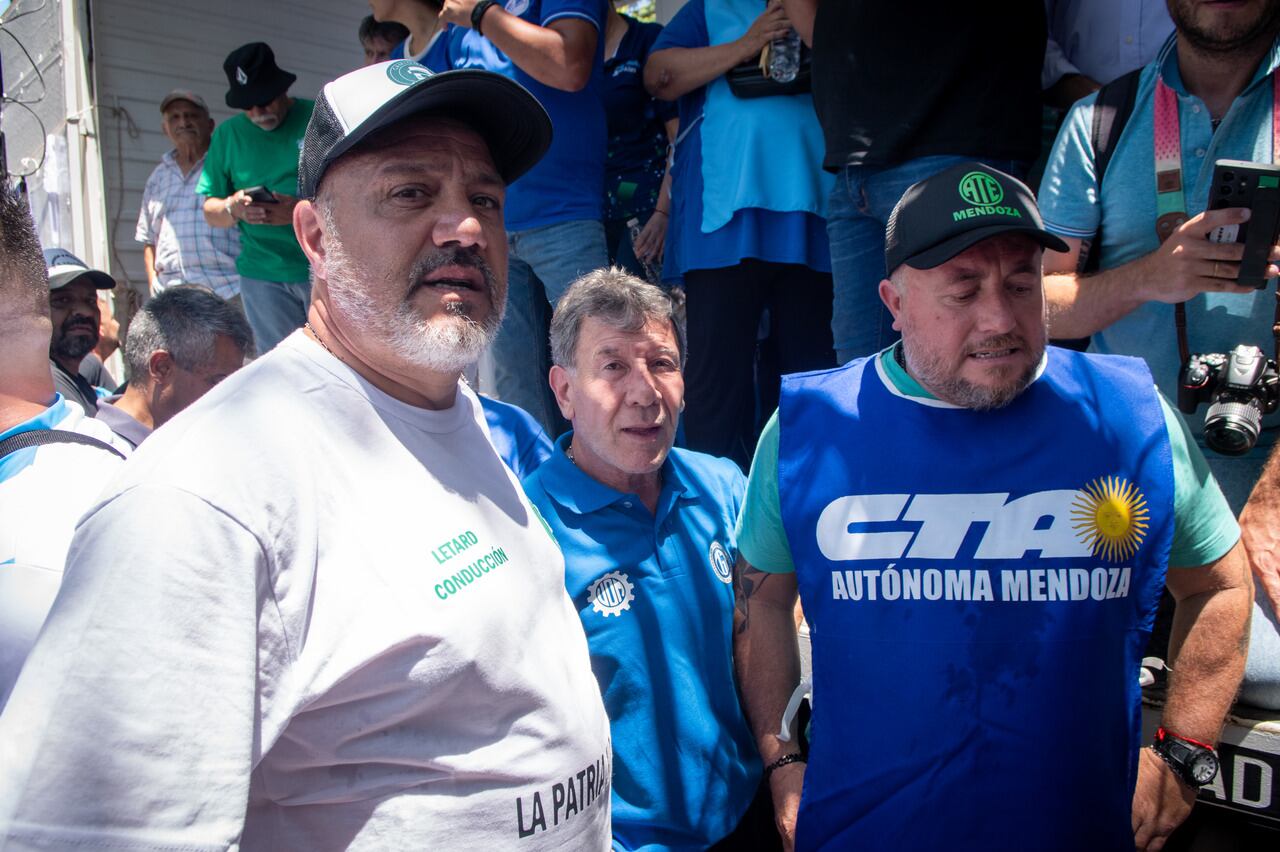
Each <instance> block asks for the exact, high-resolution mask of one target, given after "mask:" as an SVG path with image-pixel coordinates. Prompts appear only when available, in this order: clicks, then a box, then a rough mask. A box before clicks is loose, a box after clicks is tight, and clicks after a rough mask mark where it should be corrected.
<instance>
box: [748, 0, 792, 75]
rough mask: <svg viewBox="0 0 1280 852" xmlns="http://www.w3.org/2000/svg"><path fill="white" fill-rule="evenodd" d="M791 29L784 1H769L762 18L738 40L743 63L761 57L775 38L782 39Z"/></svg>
mask: <svg viewBox="0 0 1280 852" xmlns="http://www.w3.org/2000/svg"><path fill="white" fill-rule="evenodd" d="M790 29H791V21H789V20H787V13H786V10H784V9H783V8H782V0H769V5H768V6H766V7H765V10H764V11H763V12H761V13H760V17H758V18H756V19H755V20H754V21H752V22H751V26H750V28H748V29H747V31H746V32H745V33H743V34H742V36H741V37H740V38H739V39H738V43H739V44H740V45H742V58H743V61H744V62H745V61H746V60H748V59H750V58H752V57H753V56H759V55H760V51H762V50H764V46H765V45H766V44H768V43H769V42H771V41H773V40H774V39H775V38H782V37H783V36H784V35H786V34H787V32H788V31H789V30H790Z"/></svg>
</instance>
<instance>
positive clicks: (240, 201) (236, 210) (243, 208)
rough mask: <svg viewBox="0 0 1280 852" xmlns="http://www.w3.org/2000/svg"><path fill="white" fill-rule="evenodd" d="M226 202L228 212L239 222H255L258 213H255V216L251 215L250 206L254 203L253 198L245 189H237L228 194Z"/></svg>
mask: <svg viewBox="0 0 1280 852" xmlns="http://www.w3.org/2000/svg"><path fill="white" fill-rule="evenodd" d="M225 204H226V208H227V212H228V213H230V214H231V218H232V219H235V220H236V221H237V222H253V221H255V219H256V217H257V215H258V214H256V213H255V214H254V217H255V218H250V217H249V206H250V205H252V204H253V200H252V199H251V198H249V194H248V193H247V192H245V191H244V190H243V189H237V190H236V191H235V192H234V193H232V194H231V195H228V196H227V200H226V202H225Z"/></svg>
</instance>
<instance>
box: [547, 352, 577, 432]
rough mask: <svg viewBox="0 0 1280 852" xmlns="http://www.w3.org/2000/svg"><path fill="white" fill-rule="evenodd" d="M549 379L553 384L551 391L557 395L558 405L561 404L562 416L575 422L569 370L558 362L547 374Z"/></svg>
mask: <svg viewBox="0 0 1280 852" xmlns="http://www.w3.org/2000/svg"><path fill="white" fill-rule="evenodd" d="M547 381H548V382H549V383H550V384H551V392H552V393H554V394H555V395H556V405H558V406H560V414H561V416H563V417H564V419H565V420H568V421H569V422H573V392H572V389H571V387H570V382H569V371H568V370H566V369H565V368H564V367H561V366H560V365H559V364H556V365H555V366H553V367H552V368H551V372H550V373H549V374H548V375H547Z"/></svg>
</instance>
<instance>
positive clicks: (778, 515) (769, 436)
mask: <svg viewBox="0 0 1280 852" xmlns="http://www.w3.org/2000/svg"><path fill="white" fill-rule="evenodd" d="M735 537H736V538H737V539H738V553H739V554H740V555H741V556H742V558H743V559H745V560H747V561H748V562H750V563H751V564H752V565H753V566H754V567H756V568H759V569H760V570H761V571H767V572H769V573H770V574H789V573H792V572H794V571H795V570H796V567H795V563H794V562H792V561H791V545H790V543H789V542H788V541H787V532H786V530H785V529H783V526H782V502H781V500H780V499H779V498H778V412H776V411H775V412H774V413H773V416H772V417H770V418H769V422H768V423H766V424H765V427H764V431H763V432H761V433H760V441H759V442H758V443H757V444H756V456H755V458H754V459H752V460H751V473H750V475H749V476H748V477H747V494H746V497H745V499H744V500H743V504H742V512H741V514H739V515H738V527H737V529H736V530H735Z"/></svg>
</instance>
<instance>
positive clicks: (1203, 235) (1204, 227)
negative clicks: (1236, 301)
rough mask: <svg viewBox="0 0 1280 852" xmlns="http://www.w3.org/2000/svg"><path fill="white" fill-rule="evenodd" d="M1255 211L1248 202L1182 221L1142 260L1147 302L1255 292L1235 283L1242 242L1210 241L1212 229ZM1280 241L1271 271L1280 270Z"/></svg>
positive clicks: (1270, 274)
mask: <svg viewBox="0 0 1280 852" xmlns="http://www.w3.org/2000/svg"><path fill="white" fill-rule="evenodd" d="M1249 215H1250V211H1249V210H1248V209H1246V208H1244V207H1228V208H1224V209H1222V210H1206V211H1205V212H1203V213H1201V214H1200V215H1199V216H1192V217H1191V218H1190V219H1188V220H1187V221H1185V222H1183V223H1182V224H1181V225H1179V226H1178V227H1177V228H1176V229H1175V230H1174V232H1173V233H1172V234H1170V235H1169V238H1168V239H1167V240H1165V241H1164V243H1163V244H1162V245H1161V246H1160V248H1158V249H1156V250H1155V251H1154V252H1152V253H1151V254H1149V255H1147V256H1146V257H1145V258H1143V259H1142V263H1144V264H1145V265H1146V270H1145V272H1144V274H1142V275H1141V276H1139V280H1141V281H1142V282H1143V289H1144V291H1145V292H1144V293H1143V294H1142V295H1143V296H1144V299H1143V301H1148V302H1166V303H1169V304H1176V303H1178V302H1185V301H1187V300H1188V299H1190V298H1191V297H1193V296H1197V295H1199V294H1200V293H1214V292H1218V293H1220V292H1228V293H1230V292H1236V293H1252V292H1253V288H1251V287H1241V286H1240V285H1239V284H1237V283H1236V278H1238V277H1239V275H1240V259H1241V258H1242V257H1244V245H1243V244H1242V243H1215V242H1210V240H1209V238H1208V236H1207V235H1208V234H1209V233H1210V232H1212V231H1213V230H1214V229H1215V228H1218V227H1221V226H1223V225H1238V224H1241V223H1243V222H1247V221H1249ZM1278 260H1280V246H1272V249H1271V261H1272V263H1271V264H1270V265H1269V266H1268V267H1267V272H1266V276H1267V277H1268V278H1274V277H1275V276H1277V275H1280V266H1277V265H1276V261H1278Z"/></svg>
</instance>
